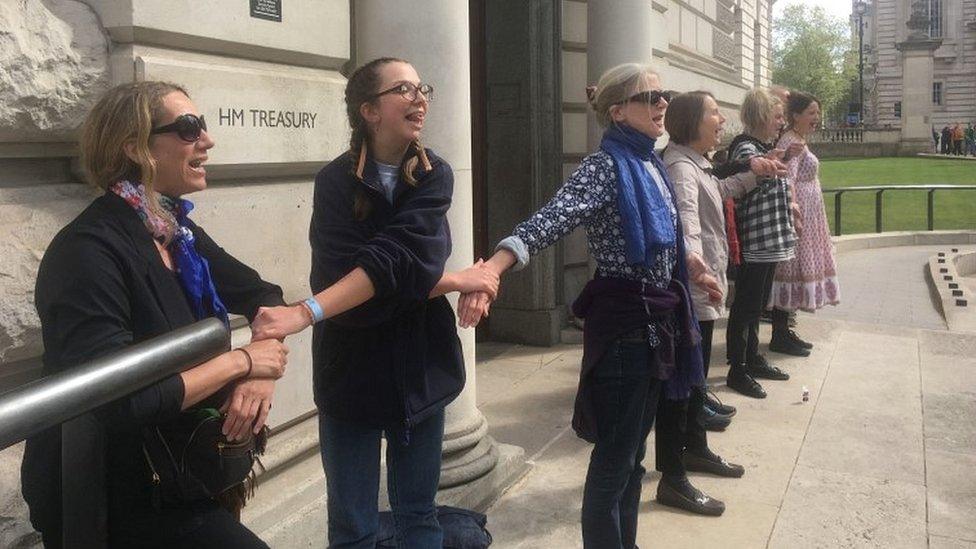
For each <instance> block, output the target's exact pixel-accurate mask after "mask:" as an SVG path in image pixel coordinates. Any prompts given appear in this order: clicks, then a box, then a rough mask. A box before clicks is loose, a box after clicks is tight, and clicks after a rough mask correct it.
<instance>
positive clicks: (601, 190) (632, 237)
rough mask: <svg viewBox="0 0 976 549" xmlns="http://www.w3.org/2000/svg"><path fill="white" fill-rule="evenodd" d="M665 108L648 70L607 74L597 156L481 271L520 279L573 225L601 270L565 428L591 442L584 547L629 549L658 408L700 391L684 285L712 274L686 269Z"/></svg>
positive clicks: (700, 497) (578, 310)
mask: <svg viewBox="0 0 976 549" xmlns="http://www.w3.org/2000/svg"><path fill="white" fill-rule="evenodd" d="M669 97H670V96H669V95H668V93H666V92H662V91H661V82H660V78H659V77H658V75H657V74H655V73H654V72H653V71H652V70H651V69H650V68H649V67H646V66H643V65H638V64H625V65H620V66H618V67H614V68H612V69H610V70H608V71H607V72H606V73H605V74H604V75H603V76H602V77H601V78H600V81H599V83H598V85H597V86H596V88H595V90H594V91H593V93H592V95H591V98H590V102H591V105H592V106H593V109H594V111H595V112H596V115H597V117H598V119H599V122H600V124H601V125H602V126H603V127H605V128H607V129H606V132H605V133H604V136H603V141H602V143H601V145H600V150H599V151H597V152H596V153H594V154H591V155H589V156H587V157H586V158H584V159H583V161H582V163H581V164H580V166H579V168H577V169H576V171H575V172H574V173H573V175H571V176H570V177H569V179H568V180H567V181H566V182H565V183H564V185H563V186H562V188H560V189H559V191H558V192H557V193H556V196H555V197H553V199H552V200H551V201H550V202H549V203H548V204H547V205H546V206H544V207H543V208H542V209H540V210H539V211H538V212H536V213H535V214H533V215H532V216H531V217H530V218H529V219H528V220H526V221H524V222H523V223H520V224H519V225H518V226H516V227H515V230H514V231H513V233H512V236H510V237H508V238H506V239H504V240H502V242H501V243H500V244H499V245H498V248H497V250H496V252H495V255H494V256H493V257H492V258H491V259H490V260H489V261H488V262H487V263H486V265H487V266H488V268H490V269H493V270H495V272H498V273H499V274H501V273H502V272H504V271H506V270H508V269H509V268H511V267H514V268H515V269H516V270H517V269H521V268H522V267H524V266H525V265H526V264H527V263H528V260H529V256H530V255H534V254H536V253H538V252H539V251H541V250H542V249H544V248H546V247H548V246H551V245H552V244H554V243H555V242H556V241H558V240H559V239H560V238H562V237H563V236H565V235H567V234H569V233H570V232H571V231H572V230H573V229H574V228H576V227H577V226H579V225H581V224H582V225H584V226H585V228H586V235H587V241H588V243H589V248H590V252H591V254H592V255H593V257H594V259H595V260H596V263H597V270H596V273H595V275H594V278H593V280H591V281H590V282H589V283H588V284H587V285H586V287H585V288H584V289H583V292H582V293H581V295H580V296H579V298H578V299H577V300H576V302H575V303H574V304H573V313H574V314H575V315H576V316H578V317H580V318H583V319H585V321H586V323H585V328H584V336H583V337H584V340H583V341H584V343H583V365H582V372H581V374H580V382H579V388H578V391H577V395H576V404H575V413H574V416H573V427H574V429H575V430H576V433H577V434H578V435H579V436H580V437H581V438H583V439H585V440H587V441H589V442H592V443H594V448H593V452H592V454H591V457H590V465H589V470H588V471H587V475H586V485H585V488H584V493H583V513H582V530H583V544H584V546H585V547H587V548H594V549H596V548H598V549H607V548H611V549H614V548H623V549H632V548H633V547H635V545H634V543H635V539H636V535H637V516H638V504H639V502H640V491H641V479H642V478H643V476H644V472H645V470H644V467H643V465H642V464H641V462H642V461H643V459H644V452H645V440H646V438H647V436H648V433H649V432H650V430H651V427H652V426H653V424H654V417H655V413H656V412H657V410H658V403H659V400H660V399H670V400H684V399H687V398H688V396H689V394H690V392H691V389H692V387H698V386H701V385H702V384H703V382H704V380H703V375H702V357H701V349H700V347H699V343H700V335H699V332H698V323H697V320H696V318H695V315H694V311H693V310H692V307H691V299H690V297H689V294H688V284H689V280H692V281H693V283H696V284H699V285H701V286H702V287H705V288H707V289H709V290H710V291H711V292H718V293H720V290H719V288H718V286H717V284H716V283H715V280H714V279H712V278H711V277H710V276H709V275H707V274H705V273H702V272H694V273H689V272H688V270H687V267H686V263H685V259H684V258H685V249H684V240H683V238H682V234H681V223H680V219H679V216H678V211H677V209H676V208H675V203H674V192H673V189H672V186H671V183H670V181H669V180H668V173H667V170H666V169H665V168H664V165H663V164H662V162H661V159H660V158H659V157H658V155H657V153H655V152H654V145H655V140H656V139H657V138H659V137H661V135H663V134H664V113H665V111H666V110H667V106H668V100H669ZM488 302H489V300H488V299H487V295H485V294H469V295H466V296H464V297H462V300H461V302H460V304H459V306H458V309H459V311H458V312H459V316H460V318H461V322H462V325H470V324H475V323H477V322H478V320H479V319H480V318H481V316H482V315H483V314H484V313H485V312H486V310H487V306H488ZM659 429H667V430H668V433H666V436H665V437H664V439H665V440H670V441H672V442H674V443H673V444H670V445H669V446H670V447H672V449H671V451H674V452H680V451H681V450H680V448H681V445H682V444H681V440H682V438H681V434H680V432H679V431H680V428H678V427H677V426H673V425H668V426H665V425H661V426H659ZM677 461H678V462H679V463H680V456H679V457H678V459H677ZM662 483H663V484H664V486H663V487H662V488H664V489H665V491H669V492H670V493H673V494H674V495H677V496H680V497H683V498H687V499H690V500H691V501H694V502H698V504H699V505H701V506H703V507H704V506H711V507H715V508H716V509H717V506H719V505H721V504H720V503H719V502H715V500H712V499H711V498H709V497H708V496H707V495H705V494H703V493H702V492H701V491H699V490H697V489H696V488H695V487H693V486H692V485H691V484H690V483H689V482H688V479H687V477H686V476H685V474H684V471H683V470H676V471H664V477H663V479H662ZM658 492H659V495H660V493H661V489H660V488H659V491H658ZM713 514H715V513H713Z"/></svg>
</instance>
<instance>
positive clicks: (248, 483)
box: [142, 408, 268, 510]
mask: <svg viewBox="0 0 976 549" xmlns="http://www.w3.org/2000/svg"><path fill="white" fill-rule="evenodd" d="M224 419H225V417H224V416H223V415H222V414H221V413H220V412H219V411H218V410H216V409H214V408H201V409H198V410H193V411H190V412H184V413H183V414H181V417H180V419H179V420H178V421H177V422H176V423H175V424H174V425H172V426H167V427H166V428H161V427H160V426H152V427H147V428H146V429H144V430H143V447H142V449H143V453H144V454H145V457H146V463H147V465H148V466H149V470H150V472H151V474H152V499H153V505H154V506H155V507H157V508H161V507H168V506H180V505H182V504H186V503H190V502H194V501H200V500H204V499H215V500H220V501H221V502H222V503H224V501H223V500H224V499H225V496H228V495H232V496H233V497H231V498H230V499H231V501H232V503H231V504H230V505H225V506H228V507H236V508H237V509H238V510H239V508H240V507H242V506H243V503H244V502H243V500H244V499H246V498H247V496H249V495H250V494H251V493H253V491H254V475H253V474H252V468H253V466H254V461H255V459H257V456H258V455H260V454H263V453H264V450H265V446H266V444H267V439H268V428H267V427H264V428H262V429H261V431H260V432H259V433H258V434H257V435H254V434H253V433H251V432H250V431H248V433H247V436H246V438H244V439H243V440H238V441H230V440H227V438H226V437H225V436H224V435H223V433H222V432H221V426H222V425H223V422H224ZM235 500H240V501H235Z"/></svg>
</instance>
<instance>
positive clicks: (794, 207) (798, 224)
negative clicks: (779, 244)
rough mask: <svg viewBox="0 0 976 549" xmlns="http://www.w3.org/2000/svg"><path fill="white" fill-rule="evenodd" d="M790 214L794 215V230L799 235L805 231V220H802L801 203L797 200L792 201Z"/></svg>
mask: <svg viewBox="0 0 976 549" xmlns="http://www.w3.org/2000/svg"><path fill="white" fill-rule="evenodd" d="M790 215H791V216H792V217H793V230H794V231H796V236H797V237H799V236H800V235H801V234H802V233H803V221H802V220H801V219H802V218H801V215H802V214H801V213H800V205H799V204H797V203H796V202H791V203H790Z"/></svg>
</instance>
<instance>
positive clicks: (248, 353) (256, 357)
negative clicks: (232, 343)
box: [238, 339, 288, 379]
mask: <svg viewBox="0 0 976 549" xmlns="http://www.w3.org/2000/svg"><path fill="white" fill-rule="evenodd" d="M238 350H242V351H244V352H243V353H242V354H243V355H244V356H245V357H246V360H247V361H248V369H247V374H245V378H246V379H278V378H280V377H281V376H283V375H285V365H286V364H288V347H286V346H285V344H284V343H282V342H280V341H278V340H277V339H264V340H261V341H252V342H251V343H249V344H247V345H245V346H243V347H241V348H240V349H238Z"/></svg>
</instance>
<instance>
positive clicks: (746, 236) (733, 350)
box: [715, 88, 796, 398]
mask: <svg viewBox="0 0 976 549" xmlns="http://www.w3.org/2000/svg"><path fill="white" fill-rule="evenodd" d="M740 114H741V117H742V123H743V125H744V126H745V132H744V133H742V134H740V135H738V136H736V138H735V139H733V140H732V144H731V145H730V146H729V160H728V163H727V164H726V165H724V166H722V167H720V168H719V169H716V172H715V174H716V176H717V177H719V178H724V177H728V176H729V175H731V174H732V173H737V172H740V171H745V170H747V169H748V162H749V160H750V159H751V158H753V157H756V156H764V155H769V156H776V153H777V152H775V151H770V146H769V145H768V143H771V142H772V141H773V140H774V139H776V137H777V135H778V134H779V131H780V128H782V127H783V123H784V118H783V104H782V102H781V101H780V100H779V99H777V98H776V97H775V96H773V95H772V94H771V93H769V91H767V90H766V89H763V88H757V89H754V90H752V91H750V92H749V93H747V94H746V97H745V99H744V100H743V103H742V110H741V111H740ZM779 154H781V152H780V153H779ZM794 210H795V204H794V203H793V201H792V192H791V190H790V187H789V183H788V181H787V180H785V179H782V178H778V177H775V178H772V177H770V178H763V179H761V180H760V181H759V182H758V183H757V185H756V187H755V188H754V189H753V190H751V191H749V192H748V193H746V194H745V195H744V196H742V197H740V198H738V199H736V201H735V218H736V228H737V230H738V236H739V242H740V244H741V249H742V264H741V265H739V269H738V271H737V274H736V280H735V297H734V298H733V301H732V306H731V308H730V310H729V324H728V328H727V330H726V336H725V337H726V343H727V345H728V358H729V365H730V368H729V373H728V376H727V377H726V384H728V386H729V387H730V388H731V389H733V390H735V391H738V392H739V393H742V394H744V395H746V396H749V397H753V398H766V391H765V390H764V389H763V387H762V385H760V384H759V382H757V381H756V378H761V379H776V380H785V379H789V377H790V376H789V375H788V374H787V373H785V372H783V371H782V370H780V369H779V368H777V367H775V366H773V365H771V364H769V362H767V361H766V359H765V357H763V356H762V355H761V354H759V317H760V315H761V314H762V310H763V308H764V306H765V304H766V303H767V302H768V301H769V291H770V287H771V285H772V280H773V272H774V270H775V269H776V264H777V263H779V262H781V261H786V260H788V259H791V258H792V257H793V256H794V253H795V251H794V248H795V245H796V231H795V230H794V224H793V222H794V219H793V211H794Z"/></svg>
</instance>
